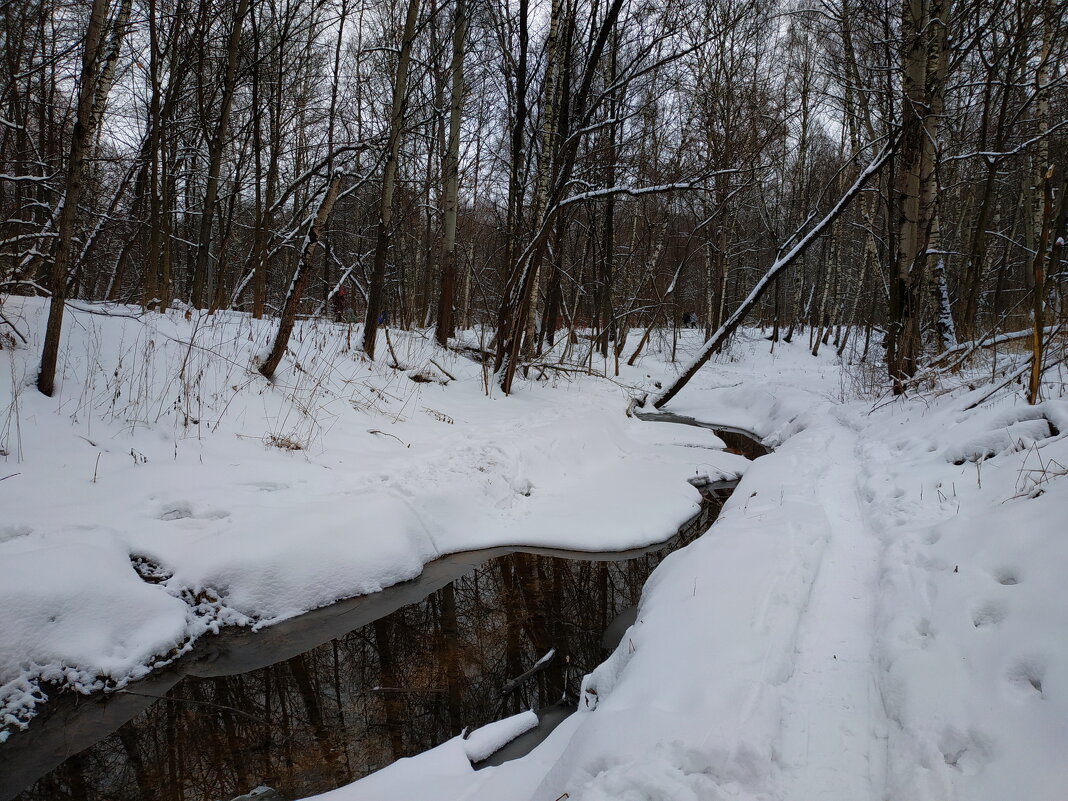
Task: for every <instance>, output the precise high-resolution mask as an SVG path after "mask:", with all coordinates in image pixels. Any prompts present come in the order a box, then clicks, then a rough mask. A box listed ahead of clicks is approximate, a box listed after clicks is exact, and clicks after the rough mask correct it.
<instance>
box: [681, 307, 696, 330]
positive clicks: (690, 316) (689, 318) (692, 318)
mask: <svg viewBox="0 0 1068 801" xmlns="http://www.w3.org/2000/svg"><path fill="white" fill-rule="evenodd" d="M682 327H683V328H697V312H692V311H688V312H683V313H682Z"/></svg>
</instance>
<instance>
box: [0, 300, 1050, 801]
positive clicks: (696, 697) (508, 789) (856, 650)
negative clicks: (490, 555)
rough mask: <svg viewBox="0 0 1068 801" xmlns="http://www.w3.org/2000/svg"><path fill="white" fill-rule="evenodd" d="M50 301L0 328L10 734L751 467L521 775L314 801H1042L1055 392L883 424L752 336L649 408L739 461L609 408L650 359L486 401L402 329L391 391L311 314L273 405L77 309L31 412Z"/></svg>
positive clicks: (274, 386)
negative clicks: (150, 676) (54, 689)
mask: <svg viewBox="0 0 1068 801" xmlns="http://www.w3.org/2000/svg"><path fill="white" fill-rule="evenodd" d="M44 311H45V307H44V305H43V304H42V303H40V302H39V301H23V300H17V299H9V300H8V301H7V303H6V304H5V306H4V314H5V316H6V317H8V319H11V320H12V321H13V322H15V323H16V325H18V326H19V329H20V331H21V332H22V333H23V334H24V335H25V336H26V338H27V339H28V341H29V342H28V344H27V345H22V343H21V342H18V343H15V341H14V340H13V339H12V340H11V341H7V340H5V342H4V351H3V354H2V355H0V367H2V368H3V369H2V370H0V450H3V451H4V452H5V454H6V455H3V456H0V459H2V461H0V508H2V509H3V515H2V517H0V714H2V715H3V716H4V718H3V722H4V724H5V725H6V727H7V730H8V731H11V730H13V729H15V728H17V727H19V726H21V725H25V724H26V722H27V721H28V720H29V719H30V718H31V717H32V714H33V710H34V707H35V705H36V704H38V703H39V702H40V699H41V697H42V696H43V695H44V694H45V693H46V692H48V691H49V689H48V688H49V687H50V686H51V685H52V684H60V685H65V686H69V687H73V688H76V689H82V690H92V689H102V688H109V687H116V686H122V685H124V684H125V683H126V682H128V681H130V680H131V679H134V678H137V677H138V676H140V675H143V674H144V673H145V672H147V671H148V670H149V669H150V666H152V665H160V664H162V663H164V662H166V661H167V660H169V659H173V658H175V657H176V656H177V655H179V654H180V653H181V652H183V651H185V650H188V649H189V648H191V647H194V643H195V640H196V638H198V637H200V636H203V634H205V633H206V632H209V631H212V630H215V629H217V628H218V627H219V626H222V625H247V626H262V625H269V624H270V623H271V622H274V621H277V620H280V619H283V618H286V617H292V616H293V615H296V614H299V613H300V612H302V611H305V610H308V609H311V608H315V607H317V606H321V605H324V604H327V603H330V602H331V601H333V600H336V599H338V598H342V597H347V596H351V595H354V594H360V593H366V592H372V591H374V590H376V589H379V588H381V587H383V586H387V585H389V584H391V583H394V582H396V581H400V580H403V579H405V578H409V577H411V576H413V575H415V574H417V573H418V572H419V570H420V569H421V567H422V565H423V564H424V563H425V562H426V561H428V560H430V559H433V558H435V557H436V556H438V555H440V554H443V553H448V552H451V551H456V550H462V549H468V548H475V547H484V546H489V545H496V544H532V545H546V546H557V547H568V548H585V549H590V550H608V549H619V548H626V547H632V546H637V545H644V544H647V543H650V542H653V541H657V540H660V539H663V538H664V537H666V536H668V535H669V534H670V533H671V532H673V531H674V530H675V528H677V527H678V525H679V524H680V523H681V522H682V521H683V520H685V519H687V518H688V517H689V516H690V515H691V514H692V513H693V512H694V510H695V509H696V508H697V503H698V500H699V499H698V494H697V492H696V491H695V490H694V489H693V488H692V487H691V486H690V485H689V484H688V483H687V481H686V479H687V478H690V477H693V476H695V475H708V476H709V477H711V478H719V477H731V476H737V475H740V474H743V473H744V475H743V476H742V480H741V484H740V485H739V487H738V489H737V490H736V491H735V493H734V495H733V497H732V498H731V500H730V501H728V503H727V505H726V507H725V508H724V511H723V513H722V514H721V515H720V518H719V519H718V520H717V522H716V523H715V525H714V526H713V528H712V529H711V530H710V531H709V532H708V533H707V534H706V535H705V536H704V537H702V538H700V539H699V540H697V541H696V542H695V543H694V544H692V545H690V546H689V547H687V548H686V549H684V550H682V551H679V552H676V553H675V554H673V555H672V556H671V557H669V558H668V559H666V560H665V562H664V563H663V564H662V565H661V566H660V567H659V568H658V569H657V570H656V571H655V573H654V574H653V576H652V577H651V579H650V581H649V583H648V584H647V586H646V590H645V594H644V596H643V601H642V604H641V607H640V609H639V613H638V617H637V620H636V622H635V624H634V625H633V626H632V627H631V628H630V629H629V630H628V632H627V633H626V635H625V636H624V637H623V640H622V642H621V644H620V646H619V647H618V648H617V650H616V651H615V653H614V654H613V655H612V656H611V658H610V659H609V660H607V661H606V662H605V663H604V664H602V665H601V666H600V667H599V668H597V669H596V670H595V671H594V672H593V673H592V674H590V675H589V676H588V677H586V679H585V680H584V685H583V688H584V690H583V696H582V699H581V701H580V711H579V713H578V714H575V715H573V716H571V717H570V718H568V719H567V720H566V721H564V723H562V724H561V725H560V726H559V727H558V728H557V729H556V730H555V731H553V733H552V734H551V735H550V736H549V737H548V739H547V740H546V741H545V742H543V743H542V744H541V745H540V746H538V747H537V748H536V749H535V750H534V751H533V752H532V753H531V754H529V755H528V756H526V757H523V758H521V759H518V760H515V761H513V762H509V763H505V764H504V765H502V766H499V767H496V768H488V769H485V770H481V771H477V772H476V771H474V770H473V769H472V768H471V765H470V761H469V759H468V756H467V752H466V750H465V747H464V743H463V741H461V740H460V739H459V738H457V739H454V740H450V741H448V742H446V743H445V744H443V745H442V746H439V747H438V748H435V749H433V750H431V751H428V752H426V753H424V754H422V755H420V756H417V757H414V758H412V759H407V760H401V761H400V762H397V763H395V764H394V765H392V766H390V767H389V768H386V769H385V770H383V771H380V772H378V773H376V774H372V775H371V776H368V777H367V778H365V779H362V780H360V781H358V782H356V783H354V784H352V785H349V786H348V787H344V788H341V789H339V790H337V791H334V792H333V793H328V794H326V795H324V796H321V797H322V798H324V799H327V798H328V799H330V801H355V799H365V798H366V799H390V798H396V799H434V801H445V799H461V798H464V799H467V798H471V799H475V798H477V799H487V801H490V800H492V801H497V800H498V799H536V800H537V801H542V800H543V799H544V801H556V799H559V798H562V797H563V798H568V799H569V801H575V799H584V801H591V799H609V798H611V799H628V800H629V799H634V800H637V799H650V801H651V800H652V799H688V798H693V799H716V798H725V799H726V798H744V799H796V800H797V801H810V800H811V799H821V801H837V800H838V799H841V801H847V800H848V801H857V800H858V799H872V800H873V801H874V800H875V799H901V800H902V801H904V799H909V801H913V800H916V799H931V800H932V801H934V800H938V801H941V800H942V799H947V800H948V799H958V798H959V799H969V801H973V800H974V801H983V800H984V799H990V800H991V801H993V799H1005V798H1011V797H1018V798H1028V799H1037V800H1039V801H1042V800H1044V799H1054V798H1062V797H1063V788H1064V787H1065V786H1068V764H1066V763H1065V762H1064V759H1063V755H1064V754H1065V753H1068V603H1066V601H1068V589H1065V586H1066V585H1065V583H1064V580H1063V577H1064V570H1065V566H1066V565H1068V538H1066V537H1065V536H1064V535H1065V530H1064V521H1065V520H1066V519H1068V492H1066V491H1065V489H1066V487H1068V467H1066V466H1068V437H1065V436H1064V435H1065V434H1068V401H1065V400H1061V399H1056V400H1049V401H1046V402H1045V403H1043V404H1040V405H1038V406H1027V405H1026V404H1024V403H1023V401H1022V400H1021V398H1020V396H1019V394H1018V393H1014V392H1013V391H1011V390H1005V391H1002V392H1000V393H998V394H997V395H995V396H994V397H993V398H992V399H991V400H988V401H986V402H983V403H980V404H979V405H978V406H977V407H976V408H975V409H971V410H969V409H967V408H966V407H967V406H969V405H970V404H971V403H973V402H975V401H977V400H979V399H980V398H982V396H983V395H985V394H986V393H987V392H988V391H989V387H988V386H987V385H986V382H987V381H988V378H987V379H979V378H978V377H976V376H973V379H974V381H975V382H977V383H973V384H972V386H974V387H975V388H974V389H972V388H970V387H969V385H968V384H967V377H966V376H955V377H954V378H953V381H954V386H952V387H951V386H949V385H946V384H943V385H941V386H937V387H927V388H925V390H924V391H923V392H920V393H916V394H914V395H911V396H909V397H907V398H904V399H899V400H895V401H892V402H891V401H890V400H889V398H887V397H886V396H883V395H881V394H880V389H881V377H880V376H879V372H878V370H877V368H875V367H871V366H867V365H865V364H849V363H848V360H846V362H847V363H842V362H841V360H839V359H837V358H836V357H835V354H834V349H833V348H831V347H825V348H824V349H823V350H822V352H821V354H820V356H819V357H818V358H814V357H812V356H811V354H810V353H809V352H808V337H807V335H805V336H802V337H800V338H799V339H798V340H796V341H795V342H794V343H792V344H785V343H777V344H776V345H775V347H774V350H773V349H772V347H771V343H769V342H768V341H767V340H766V339H763V338H762V337H760V336H759V335H758V332H756V331H750V332H747V333H746V334H745V335H743V336H740V337H739V338H738V341H737V342H735V343H734V345H733V346H732V348H731V349H730V351H729V353H728V354H726V355H725V356H721V357H717V359H716V361H715V362H713V363H711V364H709V365H708V366H707V367H706V368H705V369H704V370H703V371H702V372H701V373H700V374H699V375H698V377H697V378H696V379H695V380H694V382H693V383H692V384H691V386H689V387H687V389H686V390H685V391H684V392H683V393H682V394H681V395H680V396H679V397H678V398H677V399H676V400H675V401H674V402H673V403H672V404H671V405H670V409H671V410H672V411H675V412H677V413H680V414H685V415H690V416H692V417H695V418H697V419H700V420H703V421H707V422H710V423H715V424H719V425H727V426H734V427H738V428H742V429H745V430H749V431H751V432H753V433H754V434H756V435H757V436H758V437H761V438H763V440H764V441H765V443H766V444H768V445H770V446H772V447H773V448H774V451H773V452H772V453H771V454H769V455H767V456H764V457H762V458H760V459H758V460H756V461H755V462H752V463H745V462H744V460H743V459H742V458H741V457H738V456H735V455H733V454H730V453H727V452H725V451H723V450H722V449H721V448H722V443H721V442H719V440H718V439H717V438H716V437H715V436H714V435H713V434H712V433H711V432H709V431H707V430H703V429H699V428H693V427H688V426H679V425H672V424H666V423H653V422H643V421H639V420H636V419H633V418H628V417H626V416H625V415H624V413H623V412H624V409H625V408H626V406H627V401H628V399H629V398H630V397H632V396H633V395H634V394H636V393H640V392H647V391H651V390H655V388H656V385H657V383H663V382H665V381H667V380H670V377H671V376H673V375H674V374H675V373H676V372H677V370H678V369H679V367H680V364H679V363H673V362H671V361H670V360H669V359H668V358H667V357H668V355H669V354H670V352H671V342H670V341H664V340H663V339H661V338H657V337H654V339H653V341H652V343H651V345H650V352H649V353H648V354H647V355H646V356H643V357H642V359H641V360H640V361H639V362H638V364H637V366H636V367H634V368H627V367H626V366H625V365H624V366H622V367H621V369H620V375H619V376H618V377H616V376H615V375H614V369H613V367H614V365H613V364H612V363H611V362H610V363H609V364H605V363H604V362H603V361H602V360H600V359H599V357H595V358H594V360H593V362H592V367H593V369H594V370H595V371H600V372H601V373H602V377H597V376H587V375H582V374H580V373H575V372H570V371H568V372H564V371H561V370H557V369H547V370H546V371H545V375H546V376H547V378H546V380H542V381H537V380H533V377H534V375H535V374H536V372H532V374H531V379H528V380H524V381H521V382H519V383H517V387H516V389H517V391H516V392H515V394H514V395H512V396H511V397H507V398H505V397H502V396H500V394H499V393H498V392H496V391H495V390H494V389H493V388H492V386H491V392H490V394H489V395H487V394H486V392H485V388H486V386H487V382H486V376H485V374H484V372H483V370H482V368H481V367H480V366H479V365H478V364H476V363H474V362H472V361H470V360H468V359H465V358H462V357H460V356H457V355H456V354H452V353H445V352H442V351H440V350H438V349H436V348H435V347H434V346H433V345H432V344H431V343H430V342H429V341H428V338H427V337H425V336H422V335H420V334H399V333H392V334H391V336H392V346H393V350H394V352H395V355H396V359H397V361H399V362H400V364H399V365H398V367H399V369H397V368H395V367H392V366H390V365H391V364H392V362H393V357H392V356H390V355H389V353H388V351H386V352H382V353H380V354H379V359H378V361H377V362H376V363H374V364H370V363H368V362H366V361H365V360H363V358H362V357H361V356H359V354H358V353H357V351H358V343H357V340H356V338H355V334H354V332H353V331H350V330H349V329H348V328H347V327H346V326H337V325H331V324H328V323H325V322H321V321H320V322H308V323H305V324H304V325H303V327H302V328H301V329H300V330H299V331H298V332H297V335H296V336H295V341H294V342H293V343H292V354H291V356H290V357H289V358H288V359H287V361H285V362H284V363H283V365H284V369H283V370H282V371H281V372H280V375H279V377H278V379H277V380H276V381H275V382H274V383H268V382H267V381H265V380H263V379H262V378H261V377H260V376H259V375H258V373H256V372H255V371H254V370H250V369H249V368H250V365H251V364H252V363H253V361H254V359H255V358H256V356H257V355H258V354H259V353H261V352H262V351H263V349H264V347H265V345H266V343H267V341H268V339H269V336H270V334H271V331H272V328H271V324H270V323H269V322H267V321H264V322H263V323H259V322H255V321H251V320H250V319H249V318H248V317H247V316H243V315H236V314H234V315H231V314H221V315H216V316H215V317H213V318H207V317H205V318H198V317H194V318H193V319H192V320H185V319H184V317H183V316H182V315H181V314H180V313H178V312H171V313H169V314H168V315H165V316H164V315H148V316H140V315H138V314H137V311H136V310H135V309H129V308H120V309H115V308H112V309H111V310H110V312H111V316H105V315H102V314H100V313H99V312H101V311H103V309H102V308H101V307H86V311H84V312H72V313H71V316H70V319H69V320H68V325H67V332H68V333H67V339H66V341H65V347H64V352H63V358H62V359H61V363H60V364H61V370H62V374H63V378H62V381H61V383H60V384H59V390H58V392H57V394H56V396H55V397H54V398H44V397H42V396H40V395H39V394H37V393H36V390H35V389H33V387H32V382H33V377H34V375H33V374H34V370H35V368H36V358H37V354H38V353H39V345H40V339H41V336H42V333H43V316H44ZM116 314H120V315H127V316H115V315H116ZM697 334H698V332H684V337H683V339H682V340H681V341H680V343H679V346H678V356H679V358H680V359H685V358H687V357H688V355H689V354H690V353H693V352H695V351H696V349H697V347H698V346H699V344H700V342H699V339H698V336H697ZM685 335H689V336H685ZM468 336H469V337H474V334H473V333H471V334H469V335H468ZM637 337H638V332H636V333H635V335H634V336H633V338H632V339H633V341H632V342H630V343H628V348H627V349H626V350H625V354H626V355H629V353H630V349H631V348H632V347H633V345H634V344H635V343H636V340H637ZM15 344H17V345H18V346H17V347H12V345H15ZM382 344H384V343H382ZM873 349H874V346H873ZM383 350H385V348H383ZM1006 358H1011V357H1005V356H1004V355H1003V356H1002V357H1001V359H1002V362H1003V363H1004V361H1005V359H1006ZM432 360H433V361H432ZM434 362H436V364H435V363H434ZM985 367H986V369H987V370H988V371H989V365H986V366H985ZM605 372H607V374H608V376H609V377H608V378H605V377H603V374H604V373H605ZM450 376H451V377H450ZM489 383H490V385H491V384H492V382H489ZM980 384H981V385H980ZM1047 389H1048V393H1047V394H1048V395H1049V396H1050V397H1054V398H1059V396H1060V394H1061V393H1062V390H1063V385H1058V386H1050V387H1048V388H1047ZM31 725H32V724H31ZM508 728H509V727H508V726H507V725H506V726H504V727H503V729H508ZM512 728H513V729H514V728H515V727H512ZM3 736H4V735H3V734H0V738H3ZM482 739H485V737H483V738H482ZM2 747H3V746H2V745H0V748H2Z"/></svg>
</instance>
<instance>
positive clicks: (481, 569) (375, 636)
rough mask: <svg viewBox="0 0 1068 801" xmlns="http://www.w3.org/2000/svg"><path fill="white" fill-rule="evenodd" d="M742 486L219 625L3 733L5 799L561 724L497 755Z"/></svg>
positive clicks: (240, 774) (204, 775)
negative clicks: (270, 619)
mask: <svg viewBox="0 0 1068 801" xmlns="http://www.w3.org/2000/svg"><path fill="white" fill-rule="evenodd" d="M672 422H685V421H680V420H674V421H672ZM717 433H720V435H721V436H722V437H724V439H725V440H726V441H727V442H728V446H729V448H730V449H731V450H734V451H737V452H741V453H743V454H744V455H747V456H750V457H751V458H752V457H754V456H757V455H760V454H762V453H764V452H765V450H764V449H763V448H762V447H761V446H760V445H758V444H757V443H755V442H753V440H751V439H749V438H748V437H746V436H744V435H742V434H739V433H736V432H726V433H724V432H720V431H718V430H717ZM731 489H732V487H731V486H730V485H729V484H725V483H720V484H709V485H707V486H704V487H702V488H701V490H702V495H703V498H704V500H703V503H702V508H701V511H700V513H699V514H698V515H696V516H695V517H694V518H693V519H691V520H690V521H689V522H688V523H687V524H686V525H685V526H683V527H682V529H680V531H679V533H678V534H677V535H676V536H675V537H674V538H672V539H671V540H670V541H668V542H665V543H662V544H660V545H657V546H654V547H652V548H648V549H641V550H635V551H626V552H615V553H601V554H590V553H578V552H560V551H546V550H540V549H529V550H523V551H515V550H514V549H504V548H499V549H488V550H485V551H477V552H468V553H463V554H456V555H453V556H449V557H445V558H443V559H440V560H437V561H436V562H434V563H431V564H430V565H428V566H427V568H426V570H425V571H424V574H423V575H422V576H420V577H419V578H418V579H416V580H414V581H412V582H406V583H405V584H403V585H398V586H397V587H394V588H390V589H389V590H386V591H384V592H381V593H377V594H376V595H374V596H365V597H363V598H354V599H351V600H349V601H343V602H341V603H338V604H335V605H333V606H330V607H326V608H324V609H320V610H317V611H315V612H312V613H309V614H307V615H302V616H301V617H299V618H295V619H293V620H290V621H286V622H284V623H281V624H278V625H276V626H273V627H270V628H267V629H265V630H263V631H260V632H258V633H255V634H253V633H249V632H240V631H238V632H224V633H223V634H222V635H220V636H218V637H213V638H208V639H207V640H205V641H203V642H202V643H199V644H198V646H197V648H196V649H195V650H194V652H193V653H192V654H191V655H189V656H188V657H186V658H184V659H182V660H179V662H178V663H177V664H176V665H175V666H173V667H172V668H170V669H168V670H164V671H160V672H159V673H158V674H153V675H151V676H149V677H148V678H147V679H145V680H142V681H140V682H137V683H135V684H134V685H132V686H131V687H130V688H129V689H128V691H125V692H118V693H114V694H111V695H109V696H106V697H89V698H85V697H82V696H77V695H74V694H61V695H60V696H59V697H58V698H56V699H53V700H51V701H49V703H48V704H46V706H45V710H44V712H43V713H42V714H41V715H40V716H39V717H38V718H37V719H36V720H35V721H34V722H33V724H32V725H31V726H30V727H29V729H28V730H27V731H26V732H23V733H19V734H17V735H16V736H14V737H12V739H11V741H10V742H9V743H7V744H5V745H2V746H0V799H9V798H17V799H18V800H19V801H65V800H66V799H71V800H72V801H98V800H99V801H105V800H106V801H125V800H126V799H129V800H130V801H135V800H136V801H152V800H154V799H161V801H218V800H219V799H230V798H233V797H234V796H238V795H240V794H243V793H247V792H248V791H249V790H251V789H252V788H254V787H256V786H258V785H268V786H270V787H272V788H275V789H276V790H277V791H278V793H279V794H280V796H281V797H282V798H300V797H303V796H307V795H312V794H314V793H319V792H323V791H325V790H329V789H332V788H335V787H338V786H340V785H342V784H345V783H348V782H351V781H353V780H355V779H357V778H359V777H361V776H365V775H367V774H368V773H371V772H373V771H375V770H377V769H379V768H382V767H384V766H385V765H388V764H389V763H391V762H393V761H394V760H396V759H399V758H401V757H405V756H411V755H413V754H416V753H419V752H421V751H424V750H426V749H428V748H431V747H433V746H435V745H438V744H440V743H442V742H444V741H445V740H447V739H449V738H450V737H452V736H454V735H456V734H458V733H460V732H461V731H462V730H463V728H464V727H476V726H479V725H482V724H485V723H488V722H490V721H493V720H498V719H500V718H502V717H505V716H507V715H511V714H515V713H517V712H520V711H523V710H525V709H536V710H539V716H540V717H541V718H542V720H543V725H541V726H539V727H538V729H537V730H535V731H533V732H531V733H528V735H525V736H524V738H522V740H520V741H517V742H515V743H513V744H512V745H511V746H509V747H507V748H506V749H502V751H501V752H499V753H498V754H497V755H495V757H491V759H490V760H488V762H498V761H501V760H503V759H506V758H513V757H515V756H518V755H520V754H521V753H524V752H525V751H526V750H529V749H530V748H531V747H533V745H534V744H536V742H538V741H539V740H540V739H541V738H543V737H544V736H545V735H546V734H547V732H548V731H549V730H551V728H552V727H553V726H554V725H555V724H556V723H558V722H559V721H560V720H562V719H563V718H564V717H566V714H567V713H568V712H569V710H570V709H571V708H573V704H574V698H575V695H576V694H577V691H578V689H579V683H580V681H581V678H582V676H583V675H584V674H585V673H588V672H589V671H590V670H592V669H593V668H594V667H596V666H597V665H598V664H599V663H600V662H602V661H603V660H604V659H605V658H606V657H607V656H608V654H609V653H610V652H611V650H612V649H613V648H614V647H615V645H616V644H617V643H618V641H619V638H620V637H621V636H622V634H623V632H624V631H625V629H626V625H627V624H628V623H629V622H630V620H632V619H633V609H634V607H635V606H636V605H637V603H638V600H639V598H640V596H641V592H642V587H643V586H644V584H645V581H646V579H647V578H648V576H649V574H650V573H651V572H652V570H653V569H654V568H655V567H656V566H657V565H658V564H659V563H660V562H661V561H662V560H663V558H664V557H665V556H667V555H668V554H669V553H671V552H672V551H674V550H677V549H678V548H680V547H683V546H685V545H687V544H689V543H690V542H692V541H693V540H694V539H696V538H697V537H699V536H700V535H701V534H702V533H704V532H705V531H706V530H707V529H708V527H709V526H710V525H711V524H712V522H713V521H714V520H715V518H716V516H717V515H718V513H719V510H720V508H721V506H722V503H723V501H724V500H725V499H726V498H727V497H728V496H729V494H730V491H731ZM550 650H552V651H554V656H553V658H552V659H551V660H548V662H546V663H544V664H543V665H542V666H541V669H539V670H536V671H532V668H533V667H534V666H535V665H536V663H538V661H539V659H541V658H542V657H543V656H545V655H546V654H547V653H548V652H549V651H550ZM27 788H28V789H27Z"/></svg>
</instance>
